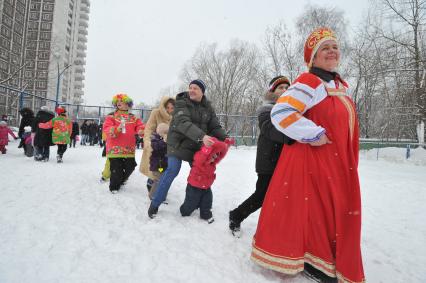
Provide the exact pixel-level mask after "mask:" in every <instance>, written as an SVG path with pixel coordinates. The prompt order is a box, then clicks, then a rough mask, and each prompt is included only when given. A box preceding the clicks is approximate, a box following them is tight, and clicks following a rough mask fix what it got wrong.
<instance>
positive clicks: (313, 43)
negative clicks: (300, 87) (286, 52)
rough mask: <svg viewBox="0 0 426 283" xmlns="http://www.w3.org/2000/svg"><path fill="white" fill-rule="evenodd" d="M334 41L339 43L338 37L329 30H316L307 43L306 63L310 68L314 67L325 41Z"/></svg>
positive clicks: (322, 28) (324, 28)
mask: <svg viewBox="0 0 426 283" xmlns="http://www.w3.org/2000/svg"><path fill="white" fill-rule="evenodd" d="M327 40H334V41H336V42H337V37H336V35H335V34H334V31H332V30H331V29H329V28H326V27H321V28H317V29H316V30H314V31H313V32H312V33H311V34H310V35H309V37H308V39H307V40H306V42H305V50H304V55H305V63H306V65H308V68H311V67H312V61H313V59H314V56H315V53H317V51H318V48H319V47H320V46H321V44H322V43H323V42H324V41H327Z"/></svg>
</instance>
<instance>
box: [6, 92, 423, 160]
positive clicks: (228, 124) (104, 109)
mask: <svg viewBox="0 0 426 283" xmlns="http://www.w3.org/2000/svg"><path fill="white" fill-rule="evenodd" d="M44 105H45V106H47V107H48V108H49V109H50V110H52V111H53V110H54V109H55V105H56V101H55V100H53V99H49V98H45V97H41V96H37V95H34V94H31V93H28V92H25V91H21V90H18V89H15V88H12V87H9V86H6V85H2V84H0V116H1V115H4V114H6V115H7V116H8V121H9V124H10V125H11V126H18V125H19V119H20V117H19V110H20V109H22V108H23V107H28V108H31V109H32V110H33V111H34V112H37V111H38V110H39V109H40V107H41V106H44ZM60 105H61V106H63V107H65V108H66V109H67V112H68V113H69V116H70V117H71V118H73V119H76V120H77V121H83V120H95V121H97V122H98V123H100V122H102V121H103V119H104V117H105V116H106V115H107V114H108V113H110V112H112V111H114V107H112V106H101V105H77V104H69V103H61V104H60ZM151 111H152V109H151V108H133V109H132V113H133V114H135V115H136V116H138V117H140V118H141V119H142V121H144V122H146V121H147V120H148V118H149V115H150V114H151ZM217 116H218V118H219V121H220V123H221V125H222V126H223V127H224V129H225V130H226V131H227V133H228V135H229V136H231V137H233V138H235V140H236V145H237V146H239V145H247V146H254V145H256V143H257V137H258V134H259V129H258V126H257V117H256V116H245V115H229V114H228V115H226V114H218V115H217ZM419 146H422V147H425V144H419V143H418V142H417V141H415V140H382V139H360V149H364V150H368V149H376V150H377V158H378V157H379V152H380V148H384V147H403V148H405V149H406V150H407V151H406V156H407V158H409V157H410V151H411V149H413V148H416V147H419Z"/></svg>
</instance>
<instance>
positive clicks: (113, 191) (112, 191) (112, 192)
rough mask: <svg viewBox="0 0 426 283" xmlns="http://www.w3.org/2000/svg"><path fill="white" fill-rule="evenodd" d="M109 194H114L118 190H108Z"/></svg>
mask: <svg viewBox="0 0 426 283" xmlns="http://www.w3.org/2000/svg"><path fill="white" fill-rule="evenodd" d="M110 191H111V194H113V195H115V194H116V193H118V190H110Z"/></svg>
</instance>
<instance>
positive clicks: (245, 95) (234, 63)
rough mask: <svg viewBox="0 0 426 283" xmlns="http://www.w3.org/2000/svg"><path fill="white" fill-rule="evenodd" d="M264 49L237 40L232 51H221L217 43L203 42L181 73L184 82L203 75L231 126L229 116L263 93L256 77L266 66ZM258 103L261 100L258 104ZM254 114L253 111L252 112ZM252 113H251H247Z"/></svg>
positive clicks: (215, 101) (218, 110)
mask: <svg viewBox="0 0 426 283" xmlns="http://www.w3.org/2000/svg"><path fill="white" fill-rule="evenodd" d="M259 54H260V52H259V50H258V49H257V47H256V46H254V45H253V44H250V43H247V42H243V41H239V40H234V41H232V42H231V44H230V47H229V49H228V50H225V51H220V50H218V47H217V44H215V43H214V44H209V45H201V46H200V47H199V48H198V50H197V51H196V52H195V54H194V56H193V57H192V59H191V60H189V61H188V62H187V63H186V64H185V66H184V68H183V70H182V74H181V79H182V81H185V82H187V81H190V80H191V79H193V78H201V79H202V80H204V81H205V82H206V84H207V87H208V89H207V91H208V97H209V99H210V100H211V101H212V103H213V105H214V107H215V108H216V111H217V112H218V113H220V114H224V115H225V116H224V120H223V123H224V127H225V128H226V129H229V128H230V127H231V125H229V121H230V120H229V115H230V114H237V113H240V114H242V113H243V112H242V111H243V110H246V109H250V111H253V110H252V109H253V108H254V107H247V106H248V105H249V104H250V103H252V102H253V99H254V97H257V96H259V93H255V91H257V87H256V81H257V80H256V78H257V76H258V70H259V67H260V66H261V65H262V64H261V60H260V55H259ZM252 104H256V105H257V104H258V100H255V103H252ZM252 113H253V112H252ZM245 114H250V113H245Z"/></svg>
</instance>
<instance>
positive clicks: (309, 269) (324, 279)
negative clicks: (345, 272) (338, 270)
mask: <svg viewBox="0 0 426 283" xmlns="http://www.w3.org/2000/svg"><path fill="white" fill-rule="evenodd" d="M303 275H305V277H307V278H309V279H311V280H312V281H313V282H319V283H337V281H338V280H337V278H333V277H330V276H327V275H326V274H325V273H323V272H321V271H319V270H318V269H316V268H314V267H313V266H312V265H310V264H308V263H305V265H304V270H303Z"/></svg>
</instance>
